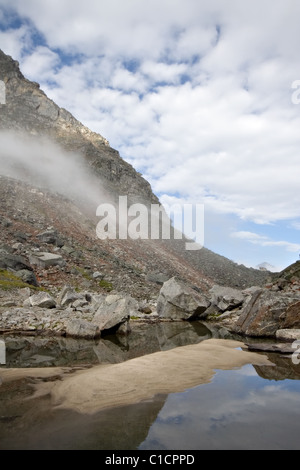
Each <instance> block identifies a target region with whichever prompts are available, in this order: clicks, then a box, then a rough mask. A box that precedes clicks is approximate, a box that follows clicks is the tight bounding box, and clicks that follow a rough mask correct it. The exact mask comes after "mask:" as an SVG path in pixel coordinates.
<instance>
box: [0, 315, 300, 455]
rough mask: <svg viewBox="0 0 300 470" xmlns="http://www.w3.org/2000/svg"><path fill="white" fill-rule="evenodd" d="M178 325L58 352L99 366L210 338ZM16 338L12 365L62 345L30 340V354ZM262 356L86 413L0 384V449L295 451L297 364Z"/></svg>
mask: <svg viewBox="0 0 300 470" xmlns="http://www.w3.org/2000/svg"><path fill="white" fill-rule="evenodd" d="M172 328H173V329H172ZM180 328H181V326H178V325H176V326H174V325H171V326H170V328H169V326H163V327H158V326H157V325H156V327H155V328H154V326H153V328H152V329H151V328H150V329H149V328H148V333H147V334H149V338H148V341H146V340H145V342H143V341H142V337H144V336H141V331H139V332H135V333H134V335H133V336H132V338H131V340H130V344H128V343H127V344H125V343H124V342H123V343H122V344H121V345H120V344H117V340H114V341H113V338H111V341H110V340H108V339H106V340H105V341H110V343H111V344H108V343H107V344H104V345H103V344H102V342H97V343H89V344H90V347H91V348H92V349H91V350H88V352H87V344H85V343H84V344H85V346H84V348H83V346H82V344H83V343H80V344H81V346H80V347H79V350H78V349H76V348H75V344H74V343H73V342H72V343H70V344H69V345H68V348H69V349H68V354H66V353H65V356H64V357H65V358H66V357H67V358H68V360H69V359H70V355H69V353H70V349H72V348H75V351H76V354H75V355H76V357H77V358H78V357H79V359H80V360H81V361H83V358H87V355H88V357H89V358H90V357H94V355H95V357H96V358H97V360H98V363H99V362H101V361H102V362H105V361H106V362H108V359H105V358H106V357H109V358H110V360H111V361H112V360H113V361H115V362H119V361H120V360H123V361H124V360H127V359H129V358H130V357H134V356H135V357H136V356H137V355H140V354H142V352H141V349H143V351H144V353H145V354H148V353H150V352H154V351H153V349H154V348H155V347H156V348H160V349H162V350H163V349H168V348H170V347H177V346H181V345H185V344H188V343H187V342H186V341H188V338H189V340H190V342H194V341H195V340H196V341H200V340H202V339H207V338H209V337H212V336H213V335H212V334H211V332H209V330H207V329H206V328H205V327H203V325H198V326H196V325H193V327H192V329H190V326H187V325H185V324H183V325H182V330H180ZM150 330H151V331H150ZM144 333H145V331H144V332H143V335H144ZM183 338H185V340H184V339H183ZM20 340H21V342H20V349H19V350H18V348H17V345H16V344H15V343H14V342H12V343H11V345H12V346H13V349H12V350H10V353H9V354H8V357H9V358H10V360H11V361H13V362H15V363H16V362H17V363H19V364H20V361H21V359H20V358H21V357H22V358H23V359H22V360H25V363H26V364H27V363H28V362H31V360H32V357H33V358H35V359H33V361H35V360H36V361H42V360H43V359H42V357H41V356H43V355H44V357H47V358H48V360H50V359H49V358H51V357H52V358H53V357H54V356H55V355H56V354H57V348H58V347H60V348H61V347H62V345H61V343H60V344H59V346H58V345H57V344H56V345H55V346H54V345H53V344H52V349H49V348H50V345H49V344H48V345H47V348H48V349H47V350H46V351H44V352H43V349H41V348H40V347H41V344H40V343H36V344H35V345H34V346H33V350H31V351H30V348H29V346H28V344H27V343H26V341H25V343H24V338H23V339H21V338H20ZM118 341H119V340H118ZM122 341H123V340H122ZM31 342H32V341H31ZM33 342H34V341H33ZM182 343H184V344H182ZM24 344H25V345H27V346H26V347H27V349H26V348H25V350H24ZM45 344H46V343H45ZM45 344H44V346H45ZM21 345H22V347H21ZM155 345H156V346H155ZM38 347H39V348H38ZM100 350H101V351H102V355H101V354H100ZM156 350H157V349H156ZM17 351H19V354H17ZM20 351H21V352H20ZM80 351H81V353H80ZM83 351H84V352H83ZM91 351H92V352H91ZM95 351H96V352H95ZM112 352H114V355H112ZM91 354H92V356H91ZM61 355H63V354H61ZM78 355H79V356H78ZM29 357H31V359H30V360H29ZM268 357H269V359H270V360H271V361H272V362H273V363H274V364H275V366H274V367H270V366H253V365H251V364H250V365H247V366H244V367H242V368H240V369H234V370H228V371H220V370H217V371H216V373H215V375H214V377H213V379H212V381H211V382H210V383H208V384H202V385H199V386H197V387H194V388H192V389H189V390H186V391H185V392H183V393H173V394H169V395H156V396H154V397H152V399H150V400H147V401H144V402H141V403H137V404H135V405H130V406H123V407H116V408H113V409H108V410H104V411H101V412H99V413H95V414H92V415H84V414H80V413H77V412H74V411H69V410H54V409H52V408H51V403H50V398H49V397H48V396H44V397H40V398H35V399H34V400H32V399H30V396H31V393H32V390H31V387H30V381H29V382H28V381H20V382H18V383H17V384H16V383H12V384H9V385H7V386H5V384H3V385H2V386H0V449H92V450H97V449H99V450H100V449H102V450H136V449H138V450H148V449H151V450H222V449H226V450H227V449H228V450H229V449H234V450H237V449H250V450H252V449H253V450H254V449H287V450H292V449H300V438H299V435H300V369H299V366H296V365H294V364H293V363H292V360H291V357H290V356H281V355H280V354H278V353H277V354H274V353H272V354H268ZM112 358H114V359H112ZM89 360H90V359H89ZM26 361H27V362H26ZM75 362H76V361H75ZM83 362H84V361H83ZM30 365H32V364H30ZM51 365H53V364H51ZM27 366H28V365H27ZM40 366H41V365H40V364H39V367H40ZM0 372H1V369H0ZM27 398H29V399H27Z"/></svg>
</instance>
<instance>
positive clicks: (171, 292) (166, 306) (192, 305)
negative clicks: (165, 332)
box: [157, 277, 210, 320]
mask: <svg viewBox="0 0 300 470" xmlns="http://www.w3.org/2000/svg"><path fill="white" fill-rule="evenodd" d="M209 306H210V302H209V300H208V299H207V298H206V297H205V296H204V295H203V294H200V293H198V292H196V291H195V290H194V289H192V288H191V287H189V286H187V285H186V284H184V283H183V282H182V281H180V280H179V279H177V278H176V277H172V278H171V279H169V280H168V281H167V282H165V283H164V284H163V286H162V288H161V290H160V293H159V297H158V300H157V313H158V315H159V317H160V318H165V319H172V320H193V319H196V318H198V317H199V316H200V315H201V314H202V313H203V312H205V310H206V309H207V308H208V307H209Z"/></svg>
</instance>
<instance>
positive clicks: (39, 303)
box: [24, 292, 56, 308]
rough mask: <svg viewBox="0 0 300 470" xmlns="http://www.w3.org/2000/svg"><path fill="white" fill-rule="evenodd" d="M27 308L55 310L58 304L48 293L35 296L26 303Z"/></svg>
mask: <svg viewBox="0 0 300 470" xmlns="http://www.w3.org/2000/svg"><path fill="white" fill-rule="evenodd" d="M24 306H25V307H40V308H55V307H56V302H55V300H54V299H53V297H51V295H50V294H48V293H47V292H39V293H38V294H34V295H32V296H31V297H29V299H27V300H25V302H24Z"/></svg>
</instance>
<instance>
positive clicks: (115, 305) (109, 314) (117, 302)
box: [93, 294, 139, 331]
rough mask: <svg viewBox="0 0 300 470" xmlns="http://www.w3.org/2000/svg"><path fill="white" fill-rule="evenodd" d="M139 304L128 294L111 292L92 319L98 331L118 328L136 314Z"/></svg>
mask: <svg viewBox="0 0 300 470" xmlns="http://www.w3.org/2000/svg"><path fill="white" fill-rule="evenodd" d="M138 308H139V304H138V302H137V301H136V300H135V299H133V298H132V297H131V296H130V295H126V296H124V295H122V294H111V295H108V296H107V297H106V298H105V300H104V302H103V303H101V304H100V306H99V308H98V310H97V311H96V313H95V315H94V319H93V323H94V324H96V325H97V326H98V328H99V330H100V331H104V330H110V329H112V328H116V329H117V328H118V326H119V327H120V326H121V325H122V324H124V323H127V322H129V319H130V316H132V315H136V314H137V312H138Z"/></svg>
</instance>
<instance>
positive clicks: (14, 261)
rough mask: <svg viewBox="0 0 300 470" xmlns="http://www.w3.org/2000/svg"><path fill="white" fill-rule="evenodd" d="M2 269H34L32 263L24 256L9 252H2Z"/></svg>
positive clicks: (0, 264) (0, 266)
mask: <svg viewBox="0 0 300 470" xmlns="http://www.w3.org/2000/svg"><path fill="white" fill-rule="evenodd" d="M0 269H12V270H13V271H21V270H23V269H25V270H27V271H33V269H32V267H31V266H30V264H29V263H28V262H27V261H26V259H25V258H23V256H18V255H12V254H9V253H0Z"/></svg>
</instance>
